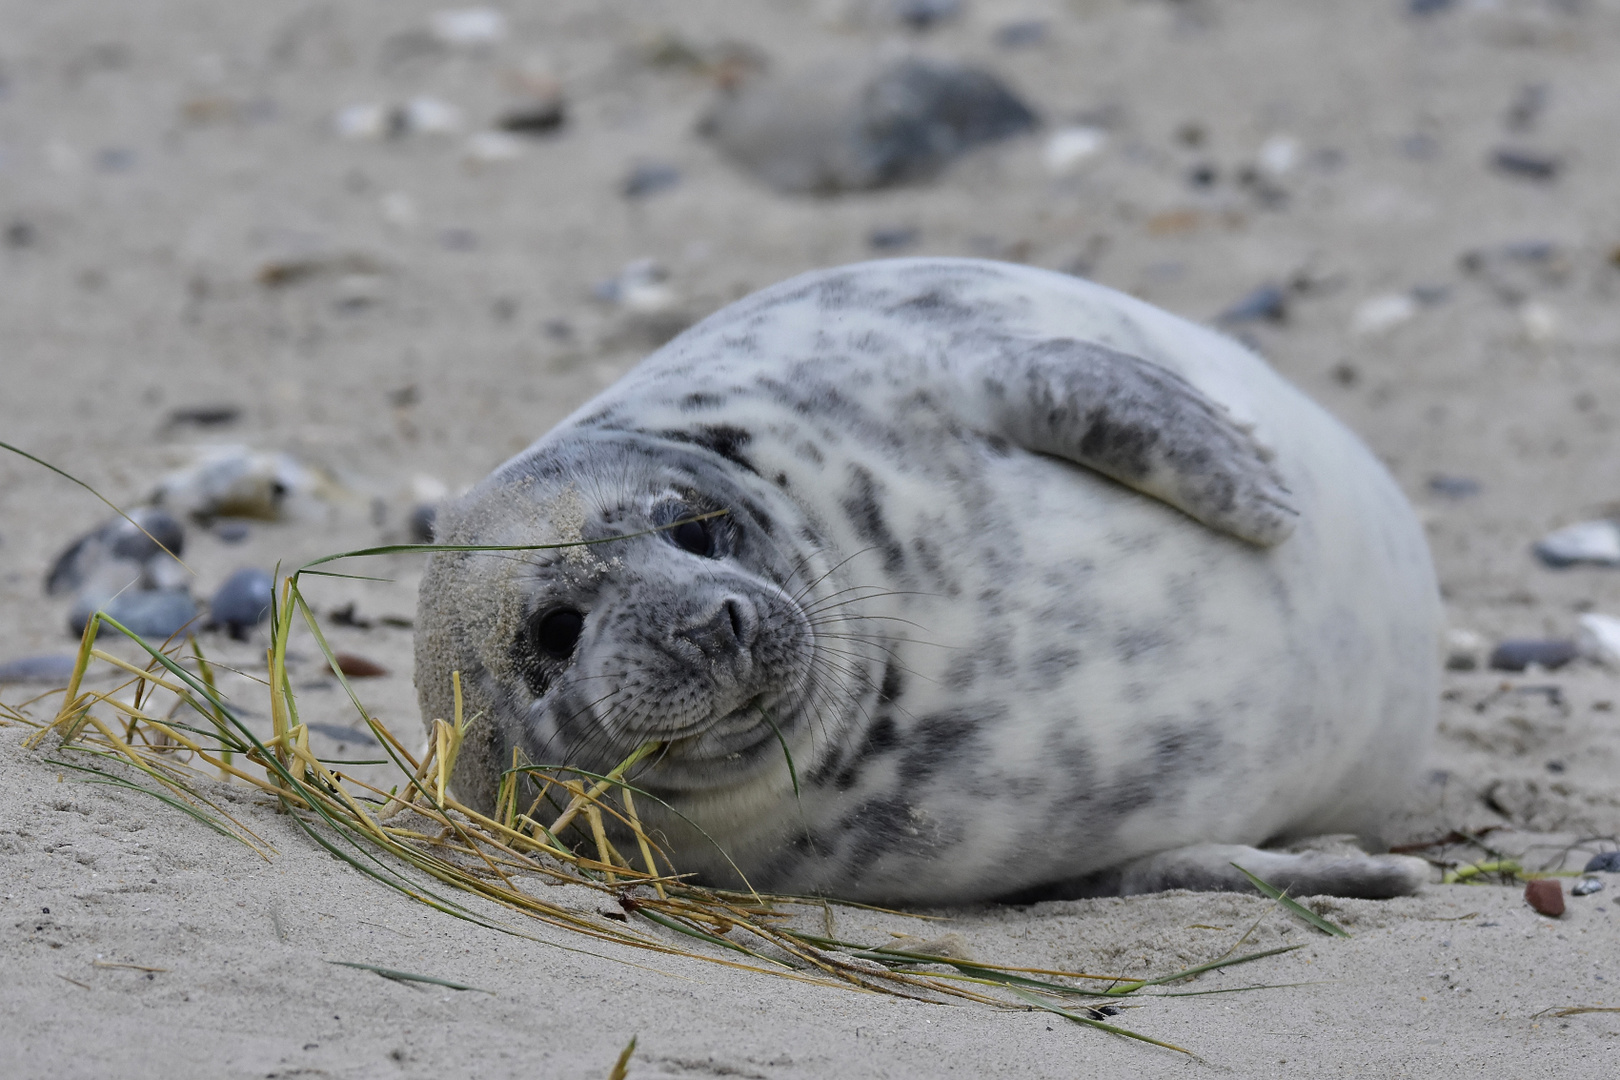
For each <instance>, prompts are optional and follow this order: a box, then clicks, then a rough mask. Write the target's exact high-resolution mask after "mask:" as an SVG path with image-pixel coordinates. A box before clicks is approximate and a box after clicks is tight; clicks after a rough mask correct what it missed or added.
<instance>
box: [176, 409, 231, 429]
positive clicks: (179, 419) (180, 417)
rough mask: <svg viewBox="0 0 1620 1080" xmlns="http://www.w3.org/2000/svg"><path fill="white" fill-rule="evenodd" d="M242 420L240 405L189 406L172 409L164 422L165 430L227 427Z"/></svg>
mask: <svg viewBox="0 0 1620 1080" xmlns="http://www.w3.org/2000/svg"><path fill="white" fill-rule="evenodd" d="M241 418H242V409H241V407H240V406H238V405H189V406H185V407H183V408H179V409H170V410H169V415H168V417H167V418H166V419H165V420H164V421H163V426H164V427H165V428H176V427H206V428H214V427H225V426H226V425H228V424H234V423H236V422H237V421H238V420H240V419H241Z"/></svg>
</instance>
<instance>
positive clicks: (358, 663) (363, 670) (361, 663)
mask: <svg viewBox="0 0 1620 1080" xmlns="http://www.w3.org/2000/svg"><path fill="white" fill-rule="evenodd" d="M332 658H333V659H334V660H336V661H337V668H338V670H339V671H341V672H343V674H344V675H346V676H348V677H349V678H351V679H375V678H377V677H379V676H382V675H386V674H388V669H387V668H385V667H383V666H382V665H381V664H379V663H377V662H376V661H375V660H367V659H366V658H365V657H363V656H357V655H356V654H354V653H347V652H335V653H333V654H332Z"/></svg>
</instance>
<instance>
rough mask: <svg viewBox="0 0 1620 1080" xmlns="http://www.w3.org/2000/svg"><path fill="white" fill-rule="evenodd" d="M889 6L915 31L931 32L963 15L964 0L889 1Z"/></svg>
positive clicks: (897, 16) (900, 19)
mask: <svg viewBox="0 0 1620 1080" xmlns="http://www.w3.org/2000/svg"><path fill="white" fill-rule="evenodd" d="M887 6H888V8H889V10H890V11H891V12H892V13H893V15H894V17H895V18H896V19H898V20H899V21H900V22H903V23H905V24H906V25H907V26H909V27H911V28H912V29H913V30H929V29H932V28H933V27H935V26H938V25H939V24H940V23H944V22H950V21H951V20H952V19H955V18H957V17H958V16H959V15H961V14H962V0H888V5H887Z"/></svg>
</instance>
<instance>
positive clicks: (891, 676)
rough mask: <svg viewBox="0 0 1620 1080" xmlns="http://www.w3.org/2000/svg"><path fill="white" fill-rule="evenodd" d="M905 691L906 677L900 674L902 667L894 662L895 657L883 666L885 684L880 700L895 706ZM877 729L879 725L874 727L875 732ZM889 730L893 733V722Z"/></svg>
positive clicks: (879, 695) (890, 723) (883, 684)
mask: <svg viewBox="0 0 1620 1080" xmlns="http://www.w3.org/2000/svg"><path fill="white" fill-rule="evenodd" d="M904 689H905V676H904V675H902V674H901V673H900V665H898V664H896V663H895V662H894V658H893V657H890V659H889V662H888V663H887V664H885V665H883V683H882V685H881V687H880V688H879V689H878V700H879V701H880V702H882V703H884V704H885V705H889V704H893V703H894V702H896V701H898V700H900V694H901V692H902V691H903V690H904ZM881 722H882V721H880V723H881ZM876 727H877V725H873V730H874V731H875V730H876ZM889 729H890V731H891V732H892V731H893V729H894V724H893V722H892V721H891V722H889Z"/></svg>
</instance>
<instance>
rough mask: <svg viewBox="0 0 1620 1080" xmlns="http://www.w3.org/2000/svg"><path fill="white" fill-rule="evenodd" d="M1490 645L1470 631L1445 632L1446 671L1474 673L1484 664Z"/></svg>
mask: <svg viewBox="0 0 1620 1080" xmlns="http://www.w3.org/2000/svg"><path fill="white" fill-rule="evenodd" d="M1489 647H1490V643H1489V642H1487V641H1486V640H1485V639H1484V638H1483V637H1481V636H1480V635H1479V634H1476V633H1474V632H1473V631H1472V630H1447V631H1446V670H1447V671H1476V670H1478V669H1479V668H1480V667H1481V666H1482V665H1483V664H1484V662H1485V654H1486V651H1487V650H1488V649H1489Z"/></svg>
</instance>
